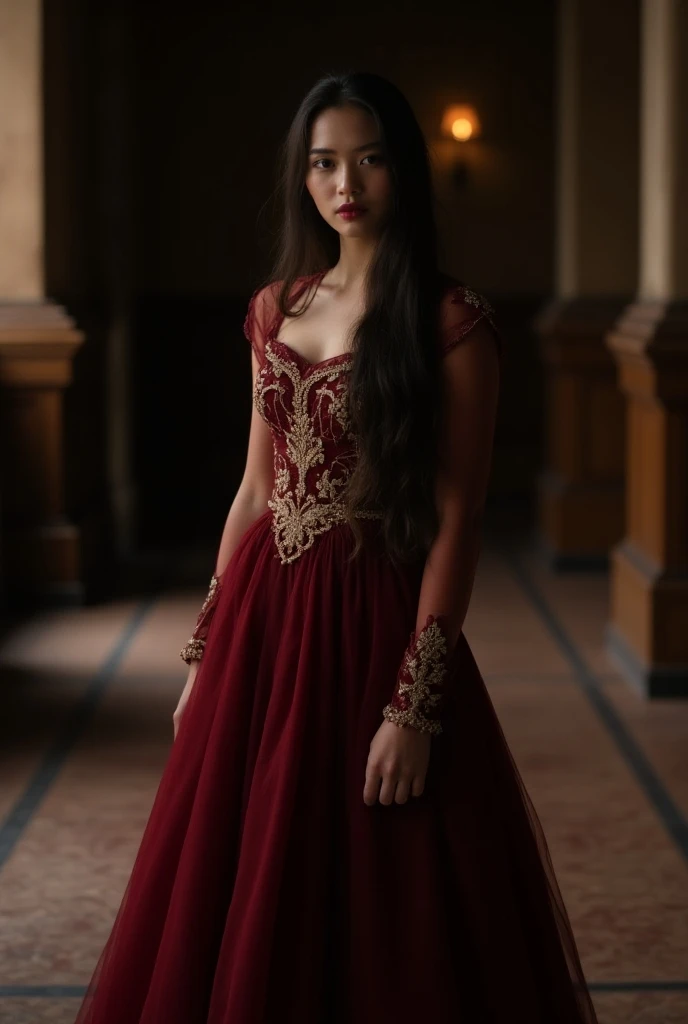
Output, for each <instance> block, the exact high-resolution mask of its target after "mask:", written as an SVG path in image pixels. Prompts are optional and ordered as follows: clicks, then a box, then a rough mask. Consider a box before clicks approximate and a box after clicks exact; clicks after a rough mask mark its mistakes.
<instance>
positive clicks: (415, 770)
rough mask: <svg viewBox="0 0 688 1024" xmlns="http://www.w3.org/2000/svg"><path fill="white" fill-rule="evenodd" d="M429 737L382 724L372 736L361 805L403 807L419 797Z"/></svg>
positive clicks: (428, 750) (426, 734) (423, 733)
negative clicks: (395, 804) (411, 799)
mask: <svg viewBox="0 0 688 1024" xmlns="http://www.w3.org/2000/svg"><path fill="white" fill-rule="evenodd" d="M431 743H432V735H431V734H430V733H427V732H420V731H419V730H418V729H414V728H412V727H410V726H405V727H401V726H398V725H394V723H393V722H387V721H384V722H383V723H382V725H381V726H380V728H379V729H378V731H377V732H376V733H375V735H374V736H373V741H372V743H371V744H370V753H369V754H368V764H367V765H366V780H365V787H364V789H363V802H364V803H366V804H368V806H369V807H370V806H372V805H373V804H374V803H376V802H377V800H378V798H379V800H380V803H381V804H385V805H389V804H391V803H397V804H405V803H406V801H407V800H408V798H409V796H420V795H421V794H422V792H423V789H424V787H425V776H426V774H427V771H428V763H429V761H430V746H431Z"/></svg>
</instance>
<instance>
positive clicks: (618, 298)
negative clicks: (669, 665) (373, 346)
mask: <svg viewBox="0 0 688 1024" xmlns="http://www.w3.org/2000/svg"><path fill="white" fill-rule="evenodd" d="M637 15H638V8H637V4H636V3H635V2H628V0H610V2H609V3H608V4H602V5H600V4H599V3H596V2H594V0H562V2H561V4H560V17H559V46H558V56H559V88H558V124H559V139H558V164H559V173H558V190H557V192H558V197H557V205H558V209H557V213H558V228H557V297H556V298H555V299H554V300H553V302H552V303H551V304H550V305H549V306H548V307H547V308H546V309H545V310H544V311H543V313H542V314H541V315H540V316H539V317H538V319H537V321H536V329H537V331H538V333H539V335H540V339H541V351H542V358H543V361H544V364H545V373H546V389H547V395H546V423H545V427H546V446H547V447H546V464H545V467H544V469H543V472H542V473H541V475H540V479H539V486H538V509H539V523H538V529H539V542H540V546H541V549H542V550H543V552H544V554H545V556H546V558H547V560H548V561H549V563H550V564H551V565H552V566H553V567H554V568H559V569H567V568H572V569H579V568H581V569H582V568H589V567H596V566H598V565H604V564H606V562H607V558H608V551H609V548H610V546H611V545H612V544H613V543H614V542H615V541H617V540H618V539H619V537H620V536H621V535H622V533H623V474H624V465H623V453H624V415H623V401H622V399H621V397H620V395H619V394H618V391H617V387H616V379H615V376H616V375H615V367H614V362H613V359H612V358H611V356H610V353H609V351H608V350H607V348H606V347H605V344H604V338H605V335H606V333H607V331H608V330H609V328H610V327H611V326H612V325H613V323H614V322H615V320H616V319H617V318H618V316H619V314H620V312H621V311H622V310H623V309H624V308H625V306H626V304H627V302H628V300H629V297H630V296H631V295H633V294H634V292H635V288H636V283H637V145H638V131H637V96H636V90H637V82H638V69H637V57H638V26H637Z"/></svg>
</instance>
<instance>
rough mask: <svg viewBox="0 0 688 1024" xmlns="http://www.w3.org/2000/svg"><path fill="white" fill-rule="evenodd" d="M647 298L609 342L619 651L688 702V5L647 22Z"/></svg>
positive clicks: (615, 655)
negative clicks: (620, 445) (613, 369)
mask: <svg viewBox="0 0 688 1024" xmlns="http://www.w3.org/2000/svg"><path fill="white" fill-rule="evenodd" d="M641 67H642V101H641V111H642V114H641V121H642V123H641V246H640V252H641V260H640V289H639V294H638V297H637V299H636V301H635V302H633V303H632V304H631V305H630V306H629V307H628V308H627V310H626V311H625V313H624V314H623V316H622V317H621V318H620V320H619V322H618V323H617V325H616V326H615V328H614V329H613V330H612V332H611V333H610V335H609V337H608V345H609V348H610V350H611V352H612V353H613V354H614V356H615V358H616V362H617V365H618V370H619V381H620V386H621V389H622V391H623V394H624V395H625V399H626V417H627V423H628V443H627V451H626V475H627V489H626V535H625V537H624V538H623V540H622V541H621V542H620V543H619V544H618V545H617V546H616V547H615V548H614V551H613V560H612V580H611V591H612V609H611V622H610V623H609V626H608V630H607V642H608V650H609V653H610V655H611V656H612V659H613V660H614V662H615V663H616V664H617V665H618V666H619V667H620V668H621V670H622V672H623V673H624V674H625V675H626V677H627V678H628V679H629V680H630V681H631V682H632V683H633V684H634V685H635V686H636V687H638V688H639V689H640V690H641V691H642V692H643V693H644V694H647V695H648V696H688V132H686V110H688V0H644V3H643V12H642V61H641Z"/></svg>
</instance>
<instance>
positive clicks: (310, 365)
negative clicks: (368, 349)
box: [269, 338, 352, 369]
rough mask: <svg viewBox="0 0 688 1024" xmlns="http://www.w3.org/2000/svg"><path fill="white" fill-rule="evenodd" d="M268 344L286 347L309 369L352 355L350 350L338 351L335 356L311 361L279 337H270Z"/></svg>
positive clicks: (349, 357)
mask: <svg viewBox="0 0 688 1024" xmlns="http://www.w3.org/2000/svg"><path fill="white" fill-rule="evenodd" d="M269 344H272V345H281V346H282V348H286V350H287V352H289V354H290V355H292V356H296V358H297V359H300V360H301V362H302V363H305V364H306V366H307V367H308V368H309V369H317V368H318V367H319V366H327V364H328V363H334V362H336V361H337V360H338V359H351V356H352V353H351V352H339V353H337V355H336V356H329V357H328V358H327V359H319V360H318V361H317V362H315V363H313V362H311V360H310V359H307V358H306V356H304V355H302V354H301V352H297V350H296V349H295V348H292V347H291V345H287V343H286V342H284V341H281V340H280V338H270V341H269Z"/></svg>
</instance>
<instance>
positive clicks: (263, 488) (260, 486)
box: [175, 351, 274, 734]
mask: <svg viewBox="0 0 688 1024" xmlns="http://www.w3.org/2000/svg"><path fill="white" fill-rule="evenodd" d="M251 368H252V378H253V381H254V383H255V378H256V374H257V373H258V370H259V368H260V366H259V363H258V359H257V356H256V354H255V352H254V351H252V352H251ZM273 474H274V469H273V447H272V435H271V433H270V428H269V427H268V425H267V423H266V422H265V420H264V419H263V418H262V416H260V414H259V413H258V410H257V409H256V407H255V403H252V406H251V425H250V430H249V439H248V449H247V453H246V464H245V467H244V473H243V476H242V479H241V483H240V484H239V487H238V489H237V492H236V494H235V496H234V500H233V501H232V504H231V507H230V509H229V513H228V515H227V519H226V521H225V525H224V529H223V531H222V538H221V540H220V545H219V549H218V553H217V557H216V561H215V572H214V574H213V577H212V580H211V585H210V591H209V593H208V596H207V597H206V600H205V601H204V603H203V607H202V608H201V611H200V613H199V616H198V619H197V622H196V627H195V629H194V631H193V633H192V635H191V638H190V640H189V641H188V643H186V644H185V645H184V647H183V649H182V651H181V657H182V658H183V660H184V661H186V662H187V664H188V665H189V676H188V679H187V685H186V687H185V688H184V693H183V694H182V700H180V705H182V702H183V703H184V704H185V703H186V699H185V698H186V697H188V692H189V691H190V688H191V685H193V679H194V678H195V675H196V671H197V669H198V663H199V661H200V660H201V658H202V656H203V650H204V648H205V636H206V634H207V631H208V627H209V625H210V620H211V618H212V615H213V614H214V610H215V605H216V603H217V600H218V597H219V591H220V588H221V586H222V584H223V575H224V572H225V570H226V568H227V566H228V564H229V562H230V560H231V557H232V555H233V554H234V551H235V549H236V547H237V545H238V544H239V541H240V540H241V538H242V537H243V535H244V533H245V532H246V530H247V529H248V528H249V526H250V525H251V524H252V523H254V522H255V521H256V519H258V518H259V517H260V516H261V515H262V514H263V513H264V512H265V510H266V509H267V507H268V499H269V497H270V495H271V493H272V487H273ZM177 711H179V708H178V709H177ZM175 716H177V712H175ZM175 721H176V719H175ZM175 734H176V725H175Z"/></svg>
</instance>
